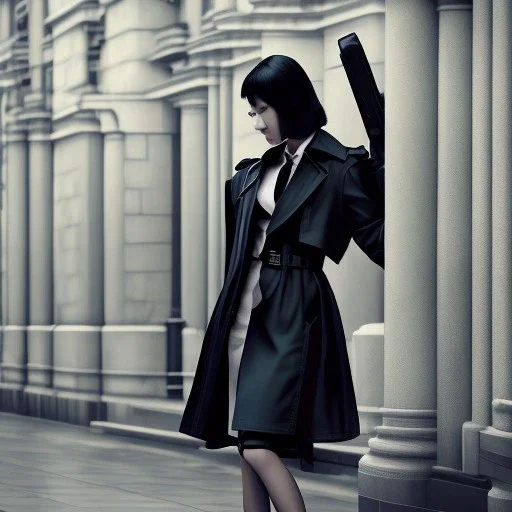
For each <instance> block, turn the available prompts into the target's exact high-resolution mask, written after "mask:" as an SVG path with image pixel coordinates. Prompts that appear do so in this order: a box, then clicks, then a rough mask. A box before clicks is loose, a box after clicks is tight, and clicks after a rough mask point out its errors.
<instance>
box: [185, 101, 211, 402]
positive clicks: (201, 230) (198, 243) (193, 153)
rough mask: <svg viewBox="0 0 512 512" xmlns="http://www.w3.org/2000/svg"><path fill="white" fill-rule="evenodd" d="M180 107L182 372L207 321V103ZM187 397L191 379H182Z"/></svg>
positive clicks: (193, 359) (193, 360)
mask: <svg viewBox="0 0 512 512" xmlns="http://www.w3.org/2000/svg"><path fill="white" fill-rule="evenodd" d="M178 106H179V107H180V108H181V290H182V308H181V314H182V317H183V319H184V320H185V322H186V324H185V327H184V329H183V371H184V372H191V371H195V368H196V365H197V360H198V358H199V352H200V349H201V345H202V342H203V336H204V332H205V328H206V322H207V286H208V282H207V250H208V246H207V233H208V219H207V214H208V211H207V206H208V193H207V186H208V175H207V173H208V161H207V155H208V151H207V136H208V122H207V102H206V98H205V97H199V96H196V97H189V98H186V99H183V100H181V101H180V102H179V104H178ZM183 384H184V398H185V399H187V398H188V395H189V393H190V387H191V385H192V381H191V379H186V380H185V381H184V383H183Z"/></svg>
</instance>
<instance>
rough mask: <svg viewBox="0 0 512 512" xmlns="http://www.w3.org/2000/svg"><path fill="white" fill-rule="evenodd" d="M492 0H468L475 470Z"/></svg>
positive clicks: (484, 315)
mask: <svg viewBox="0 0 512 512" xmlns="http://www.w3.org/2000/svg"><path fill="white" fill-rule="evenodd" d="M491 88H492V0H481V1H479V2H474V5H473V83H472V91H473V95H472V104H473V117H472V132H473V136H472V139H473V140H472V169H473V170H472V229H473V231H472V251H471V254H472V329H471V333H472V334H471V338H472V418H471V421H468V422H466V423H465V424H464V431H463V454H462V469H463V470H464V472H466V473H470V474H473V475H478V474H480V471H479V467H478V459H479V451H480V434H479V432H480V431H481V430H482V429H484V428H485V427H486V426H487V425H490V424H491V400H492V394H491V385H492V375H491V374H492V372H491V369H492V363H491V361H492V359H491V338H492V336H491V300H492V293H491V268H492V267H491V259H492V238H491V227H492V217H491V187H492V152H491V151H490V148H491V147H492V136H491V133H492V126H491V118H492V108H491V107H492V100H491Z"/></svg>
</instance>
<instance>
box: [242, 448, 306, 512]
mask: <svg viewBox="0 0 512 512" xmlns="http://www.w3.org/2000/svg"><path fill="white" fill-rule="evenodd" d="M242 458H243V459H245V461H246V462H247V463H248V465H249V466H250V467H251V468H252V469H253V470H254V472H255V473H256V474H257V476H259V478H260V479H261V481H262V482H263V485H264V486H265V488H266V490H267V492H268V495H269V496H270V499H271V500H272V503H273V504H274V507H275V509H276V511H277V512H305V511H306V506H305V505H304V500H303V499H302V495H301V493H300V490H299V487H298V486H297V482H296V481H295V478H293V475H292V474H291V473H290V472H289V471H288V468H287V467H286V466H285V465H284V464H283V462H282V460H281V459H280V458H279V456H278V455H277V454H275V453H274V452H273V451H271V450H267V449H265V448H247V447H246V448H245V449H244V450H243V452H242ZM243 462H244V461H242V463H243ZM248 510H253V509H249V508H248V509H246V508H245V484H244V511H246V512H247V511H248ZM254 510H259V509H254ZM261 510H264V509H261Z"/></svg>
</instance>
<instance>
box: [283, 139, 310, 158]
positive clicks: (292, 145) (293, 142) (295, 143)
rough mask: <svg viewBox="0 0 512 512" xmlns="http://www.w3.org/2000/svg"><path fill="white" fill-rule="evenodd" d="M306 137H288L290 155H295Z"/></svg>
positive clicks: (287, 147) (287, 146)
mask: <svg viewBox="0 0 512 512" xmlns="http://www.w3.org/2000/svg"><path fill="white" fill-rule="evenodd" d="M305 140H306V139H288V142H287V143H286V149H287V150H288V152H289V153H290V155H294V154H295V152H296V151H297V149H299V146H300V145H301V144H302V143H303V142H304V141H305Z"/></svg>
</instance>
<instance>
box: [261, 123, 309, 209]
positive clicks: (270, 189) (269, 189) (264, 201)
mask: <svg viewBox="0 0 512 512" xmlns="http://www.w3.org/2000/svg"><path fill="white" fill-rule="evenodd" d="M314 136H315V132H313V133H312V134H311V135H310V136H309V137H308V138H307V139H306V140H304V141H303V142H302V144H301V145H300V146H299V147H298V148H297V151H295V153H294V154H293V155H290V153H289V152H288V150H287V149H285V153H286V154H287V155H288V156H289V157H291V159H292V161H293V164H292V169H291V171H290V177H289V178H288V181H287V183H286V185H287V186H288V183H290V180H291V179H292V176H293V175H294V173H295V169H297V166H298V165H299V162H300V159H301V158H302V155H303V153H304V150H305V149H306V146H307V145H308V144H309V143H310V142H311V140H312V139H313V137H314ZM285 163H286V158H285V156H284V153H283V155H282V156H281V158H280V160H279V161H278V162H277V163H276V164H275V165H272V166H270V167H269V168H268V169H267V170H266V171H265V174H264V175H263V177H262V180H261V183H260V186H259V188H258V196H257V198H258V202H259V203H260V204H261V206H263V208H265V210H267V212H268V213H270V214H271V215H272V213H273V212H274V208H275V206H276V203H275V201H274V189H275V188H276V182H277V177H278V175H279V171H280V170H281V167H282V166H283V165H284V164H285Z"/></svg>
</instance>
